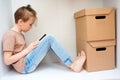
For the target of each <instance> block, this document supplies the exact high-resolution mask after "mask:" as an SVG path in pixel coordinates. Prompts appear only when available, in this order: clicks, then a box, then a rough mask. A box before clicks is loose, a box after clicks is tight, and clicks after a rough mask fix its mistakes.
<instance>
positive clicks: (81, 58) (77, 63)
mask: <svg viewBox="0 0 120 80" xmlns="http://www.w3.org/2000/svg"><path fill="white" fill-rule="evenodd" d="M85 60H86V55H85V52H84V51H81V53H80V55H78V56H77V57H76V59H75V60H74V61H73V63H72V64H71V65H70V68H71V69H72V70H73V71H75V72H80V71H81V70H82V68H83V64H84V62H85Z"/></svg>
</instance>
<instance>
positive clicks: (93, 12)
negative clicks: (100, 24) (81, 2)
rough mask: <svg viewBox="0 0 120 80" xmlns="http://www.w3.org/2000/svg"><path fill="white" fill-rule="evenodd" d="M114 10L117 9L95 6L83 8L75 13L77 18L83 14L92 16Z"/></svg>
mask: <svg viewBox="0 0 120 80" xmlns="http://www.w3.org/2000/svg"><path fill="white" fill-rule="evenodd" d="M113 10H115V9H114V8H94V9H83V10H81V11H79V12H76V13H75V14H74V17H75V18H79V17H82V16H90V15H94V16H95V15H107V14H109V13H111V12H112V11H113Z"/></svg>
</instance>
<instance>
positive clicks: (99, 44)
mask: <svg viewBox="0 0 120 80" xmlns="http://www.w3.org/2000/svg"><path fill="white" fill-rule="evenodd" d="M88 44H89V45H90V46H92V47H93V48H98V47H108V46H114V45H115V44H116V41H115V40H103V41H88Z"/></svg>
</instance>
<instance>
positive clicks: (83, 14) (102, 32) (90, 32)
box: [75, 8, 115, 41]
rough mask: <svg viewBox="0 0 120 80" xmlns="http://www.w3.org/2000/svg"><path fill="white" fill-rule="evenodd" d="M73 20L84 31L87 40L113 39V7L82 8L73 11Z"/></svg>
mask: <svg viewBox="0 0 120 80" xmlns="http://www.w3.org/2000/svg"><path fill="white" fill-rule="evenodd" d="M75 21H76V26H77V27H79V28H80V29H82V28H83V29H82V30H83V31H85V33H86V38H87V41H96V40H109V39H115V9H114V8H96V9H83V10H81V11H79V12H77V13H75ZM76 29H77V28H76Z"/></svg>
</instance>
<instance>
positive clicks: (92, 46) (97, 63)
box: [84, 40, 115, 72]
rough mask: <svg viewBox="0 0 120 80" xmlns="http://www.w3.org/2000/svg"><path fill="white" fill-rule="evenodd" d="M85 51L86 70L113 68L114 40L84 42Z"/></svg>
mask: <svg viewBox="0 0 120 80" xmlns="http://www.w3.org/2000/svg"><path fill="white" fill-rule="evenodd" d="M85 45H86V49H85V52H86V53H87V60H86V63H85V66H84V67H85V69H86V70H87V71H89V72H90V71H100V70H109V69H114V68H115V40H110V41H99V42H86V44H85Z"/></svg>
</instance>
